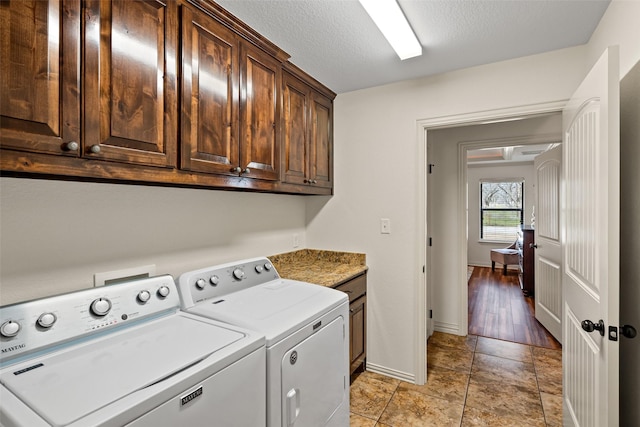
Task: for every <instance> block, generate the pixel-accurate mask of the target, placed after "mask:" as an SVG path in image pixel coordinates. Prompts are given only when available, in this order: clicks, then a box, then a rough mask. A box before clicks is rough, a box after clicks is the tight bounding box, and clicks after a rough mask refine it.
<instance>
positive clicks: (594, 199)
mask: <svg viewBox="0 0 640 427" xmlns="http://www.w3.org/2000/svg"><path fill="white" fill-rule="evenodd" d="M618 64H619V49H618V47H617V46H614V47H610V48H608V49H607V50H605V52H604V54H603V55H602V56H601V57H600V59H599V60H598V62H597V63H596V64H595V65H594V67H593V68H592V69H591V71H590V72H589V74H588V75H587V77H586V78H585V80H584V81H583V82H582V84H581V85H580V86H579V87H578V89H577V90H576V92H575V93H574V94H573V96H572V97H571V99H570V101H569V103H568V104H567V106H566V108H565V110H564V111H563V118H562V121H563V129H564V143H563V170H564V182H565V189H566V191H565V196H564V197H563V198H562V200H563V213H562V218H563V223H564V224H565V228H564V233H565V234H564V236H563V238H564V245H563V250H562V254H563V270H564V271H563V285H564V308H563V310H564V312H563V316H564V318H563V328H564V334H563V338H564V345H563V352H562V354H563V361H562V362H563V363H562V366H563V385H564V387H563V390H564V393H563V394H564V396H563V397H564V424H565V425H576V426H617V425H618V412H619V411H618V394H619V391H618V382H619V380H618V368H619V367H618V355H619V348H618V342H614V341H612V340H610V339H609V338H610V336H609V335H610V331H609V328H610V327H618V325H619V322H618V317H619V311H620V310H619V309H620V299H619V290H620V278H619V263H620V262H619V243H620V176H619V175H620V118H619V115H620V114H619V112H620V111H619V109H620V101H619V98H620V86H619V80H620V78H619V70H618V68H619V65H618ZM601 319H602V320H601ZM585 321H591V322H593V324H591V325H589V324H583V323H584V322H585ZM600 321H601V322H602V323H601V325H598V323H599V322H600ZM593 325H596V326H599V329H601V331H600V330H598V329H596V330H593V331H592V332H588V331H587V330H588V329H592V327H593ZM590 326H591V327H590ZM616 331H617V330H616ZM615 335H616V336H617V333H616V334H615ZM611 338H612V337H611Z"/></svg>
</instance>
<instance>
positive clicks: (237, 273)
mask: <svg viewBox="0 0 640 427" xmlns="http://www.w3.org/2000/svg"><path fill="white" fill-rule="evenodd" d="M233 277H235V278H236V279H238V280H242V279H244V271H242V269H241V268H236V269H235V270H233Z"/></svg>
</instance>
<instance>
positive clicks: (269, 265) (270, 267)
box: [264, 262, 273, 271]
mask: <svg viewBox="0 0 640 427" xmlns="http://www.w3.org/2000/svg"><path fill="white" fill-rule="evenodd" d="M264 268H265V270H267V271H271V269H272V268H273V265H271V263H270V262H266V263H265V264H264Z"/></svg>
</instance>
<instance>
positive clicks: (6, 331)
mask: <svg viewBox="0 0 640 427" xmlns="http://www.w3.org/2000/svg"><path fill="white" fill-rule="evenodd" d="M18 332H20V323H18V322H14V321H13V320H7V321H6V322H4V323H3V324H2V326H0V335H2V336H3V337H6V338H11V337H15V336H16V335H18Z"/></svg>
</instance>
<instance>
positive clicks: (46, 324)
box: [37, 313, 58, 328]
mask: <svg viewBox="0 0 640 427" xmlns="http://www.w3.org/2000/svg"><path fill="white" fill-rule="evenodd" d="M56 320H58V318H57V317H56V315H55V314H53V313H42V314H41V315H40V317H38V320H37V322H38V326H41V327H43V328H50V327H52V326H53V324H54V323H56Z"/></svg>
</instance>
